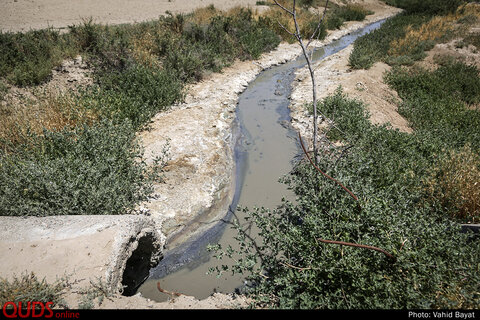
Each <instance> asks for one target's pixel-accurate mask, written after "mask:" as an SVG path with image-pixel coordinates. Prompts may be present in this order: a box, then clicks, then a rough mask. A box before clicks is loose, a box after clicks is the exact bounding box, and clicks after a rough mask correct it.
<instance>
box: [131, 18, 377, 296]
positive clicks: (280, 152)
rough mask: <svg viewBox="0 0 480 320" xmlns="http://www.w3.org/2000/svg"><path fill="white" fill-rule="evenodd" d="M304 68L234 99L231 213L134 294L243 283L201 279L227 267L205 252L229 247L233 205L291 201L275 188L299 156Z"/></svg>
mask: <svg viewBox="0 0 480 320" xmlns="http://www.w3.org/2000/svg"><path fill="white" fill-rule="evenodd" d="M383 22H384V20H381V21H378V22H375V23H372V24H370V25H368V26H366V27H364V28H363V29H361V30H358V31H355V32H352V33H350V34H348V35H346V36H343V37H342V38H340V39H338V40H335V41H333V42H331V43H330V44H328V45H326V46H324V47H321V48H317V49H316V51H315V54H314V61H319V60H321V59H324V58H325V57H327V56H329V55H332V54H334V53H336V52H338V51H340V50H342V49H344V48H346V47H347V46H348V45H350V44H351V43H353V42H354V41H355V39H356V38H358V37H359V36H362V35H364V34H366V33H368V32H370V31H372V30H374V29H376V28H378V27H379V26H380V25H381V24H382V23H383ZM305 64H306V62H305V59H304V58H303V56H301V57H299V58H297V59H296V60H294V61H291V62H288V63H285V64H283V65H279V66H275V67H272V68H270V69H267V70H265V71H263V72H261V73H260V74H259V75H258V76H257V78H256V79H255V80H254V81H252V82H251V83H250V84H249V86H248V87H247V89H246V90H245V91H244V92H243V93H242V94H241V95H240V97H239V101H238V106H237V111H236V112H237V121H238V128H239V130H240V134H239V140H238V142H237V145H236V147H235V156H236V164H237V172H236V184H237V185H236V193H235V197H234V201H233V203H232V205H231V207H230V208H231V210H230V212H229V213H226V216H225V218H224V219H223V220H222V221H219V222H218V223H217V224H215V225H214V226H213V227H212V228H211V229H210V230H209V231H207V232H206V233H205V234H204V235H202V237H201V238H200V239H197V240H196V241H195V242H194V243H188V244H185V245H183V246H180V247H179V248H176V249H175V250H174V251H173V252H166V253H165V257H164V258H163V259H162V261H160V263H159V264H158V266H157V267H155V268H154V269H152V270H151V271H150V276H149V278H148V279H147V280H146V281H145V282H144V283H143V284H142V285H141V286H140V288H139V289H138V292H140V293H141V294H142V296H144V297H146V298H149V299H152V300H155V301H167V300H168V299H169V298H170V295H168V294H165V293H161V292H159V291H158V289H157V282H160V286H161V287H162V288H163V289H165V290H168V291H170V292H179V293H182V294H185V295H189V296H194V297H196V298H197V299H205V298H207V297H208V296H210V295H211V294H212V293H214V292H223V293H232V292H234V291H235V290H236V289H238V288H240V287H241V286H242V284H243V277H241V276H232V275H231V274H230V272H227V273H225V274H223V275H222V276H221V277H217V276H216V274H207V272H208V271H209V268H210V267H215V266H219V265H221V264H226V262H227V261H224V260H225V259H223V260H220V261H219V260H217V259H216V258H214V257H213V254H212V253H211V252H208V250H207V246H208V245H209V244H216V243H219V244H221V245H222V247H223V248H226V247H227V246H228V245H229V244H230V245H232V246H233V247H235V245H236V243H235V240H234V239H233V237H234V236H235V235H236V231H235V230H233V229H232V228H231V226H230V224H229V223H228V221H229V220H230V219H231V218H232V215H233V214H235V215H237V216H238V215H241V214H242V213H241V212H238V211H236V210H234V209H235V208H236V206H237V205H239V206H241V207H247V208H249V209H253V208H254V207H258V208H261V207H265V208H270V209H274V208H276V207H277V206H278V205H280V204H281V199H282V198H286V199H288V200H290V201H294V195H293V194H292V192H291V191H290V190H288V189H287V186H286V185H284V184H282V183H280V182H279V178H281V177H282V176H284V175H286V174H288V173H289V171H290V170H291V168H292V164H293V161H295V158H296V157H297V156H298V155H299V154H300V152H301V149H300V146H299V143H298V139H297V133H296V132H295V131H294V130H293V129H292V128H291V127H290V115H289V108H288V106H289V104H290V102H289V96H290V92H291V84H292V81H293V80H294V78H295V74H294V73H295V71H296V70H297V69H298V68H301V67H303V66H305ZM233 212H235V213H233ZM240 218H241V217H240Z"/></svg>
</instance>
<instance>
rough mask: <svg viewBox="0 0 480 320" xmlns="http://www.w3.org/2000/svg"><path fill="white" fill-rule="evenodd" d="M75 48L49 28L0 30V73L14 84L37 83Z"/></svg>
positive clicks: (48, 74) (65, 37)
mask: <svg viewBox="0 0 480 320" xmlns="http://www.w3.org/2000/svg"><path fill="white" fill-rule="evenodd" d="M74 52H75V47H74V46H72V44H71V43H69V41H68V40H67V36H64V35H60V34H59V33H58V32H56V31H53V30H51V29H45V30H38V31H30V32H27V33H10V32H7V33H3V32H0V77H4V78H7V79H8V80H9V81H10V82H12V83H13V84H15V85H17V86H31V85H38V84H40V83H43V82H45V81H46V80H47V79H48V78H49V77H50V75H51V72H52V69H53V68H54V67H56V66H58V65H59V64H60V63H61V62H62V60H63V59H64V58H66V57H68V56H72V55H73V53H74Z"/></svg>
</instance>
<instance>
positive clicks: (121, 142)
mask: <svg viewBox="0 0 480 320" xmlns="http://www.w3.org/2000/svg"><path fill="white" fill-rule="evenodd" d="M31 141H32V144H31V145H28V146H20V147H18V148H17V150H16V153H10V154H1V155H0V215H5V216H49V215H80V214H125V213H128V212H132V211H133V210H134V209H135V206H136V205H137V204H138V203H139V202H140V201H144V200H147V198H148V196H149V195H151V193H152V180H151V179H150V174H149V172H150V169H149V168H148V167H147V166H146V164H145V163H144V162H143V161H142V150H141V148H140V146H139V145H138V142H137V141H136V140H135V131H134V127H133V126H132V125H131V124H130V123H129V122H128V121H123V122H122V123H119V124H113V123H112V122H110V121H103V122H101V123H98V124H96V125H94V126H91V127H89V126H82V127H77V128H75V130H73V131H66V130H64V131H61V132H47V131H46V132H44V135H43V136H42V137H40V136H36V137H33V138H32V139H31Z"/></svg>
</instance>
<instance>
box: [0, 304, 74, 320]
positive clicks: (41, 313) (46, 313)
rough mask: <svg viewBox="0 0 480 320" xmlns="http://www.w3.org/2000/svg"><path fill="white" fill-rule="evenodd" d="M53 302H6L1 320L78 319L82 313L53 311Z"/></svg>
mask: <svg viewBox="0 0 480 320" xmlns="http://www.w3.org/2000/svg"><path fill="white" fill-rule="evenodd" d="M52 306H53V302H46V303H44V302H41V301H28V302H21V301H20V302H11V301H10V302H5V303H4V304H3V307H2V315H3V317H1V316H0V319H5V318H10V319H11V318H17V319H18V318H21V319H25V318H29V319H31V318H57V319H78V318H80V313H79V312H75V311H69V310H56V311H53V310H52Z"/></svg>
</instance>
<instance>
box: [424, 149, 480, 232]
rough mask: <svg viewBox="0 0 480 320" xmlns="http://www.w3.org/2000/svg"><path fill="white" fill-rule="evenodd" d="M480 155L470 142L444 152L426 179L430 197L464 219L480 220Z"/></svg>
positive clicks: (431, 200) (452, 213)
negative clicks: (473, 149)
mask: <svg viewBox="0 0 480 320" xmlns="http://www.w3.org/2000/svg"><path fill="white" fill-rule="evenodd" d="M479 181H480V157H479V155H478V154H477V153H475V152H473V151H472V149H471V148H470V146H469V145H465V146H464V147H463V148H461V149H460V150H459V151H455V150H451V151H450V152H448V153H447V154H445V155H442V156H441V158H440V160H439V161H438V164H437V166H436V167H434V168H432V170H431V174H430V176H427V178H426V179H425V190H426V193H427V194H428V199H429V201H430V202H432V203H433V204H438V205H439V206H441V208H442V209H443V210H447V211H448V212H449V214H450V215H452V216H453V217H455V218H457V219H459V220H461V221H465V222H476V223H478V222H480V182H479Z"/></svg>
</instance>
